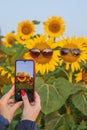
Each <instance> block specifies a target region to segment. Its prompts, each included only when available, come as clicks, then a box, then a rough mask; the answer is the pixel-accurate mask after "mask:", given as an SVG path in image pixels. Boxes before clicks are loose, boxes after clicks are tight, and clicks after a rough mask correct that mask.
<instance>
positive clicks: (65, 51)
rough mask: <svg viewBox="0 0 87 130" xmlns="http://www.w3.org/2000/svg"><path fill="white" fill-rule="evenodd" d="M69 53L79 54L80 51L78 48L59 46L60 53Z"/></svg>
mask: <svg viewBox="0 0 87 130" xmlns="http://www.w3.org/2000/svg"><path fill="white" fill-rule="evenodd" d="M69 52H70V53H71V54H72V55H73V56H79V55H80V53H81V51H80V50H79V49H69V48H61V49H60V54H61V55H62V56H63V55H67V54H68V53H69Z"/></svg>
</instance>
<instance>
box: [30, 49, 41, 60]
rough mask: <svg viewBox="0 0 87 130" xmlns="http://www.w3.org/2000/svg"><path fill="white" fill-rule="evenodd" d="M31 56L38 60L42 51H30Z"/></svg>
mask: <svg viewBox="0 0 87 130" xmlns="http://www.w3.org/2000/svg"><path fill="white" fill-rule="evenodd" d="M30 54H31V56H32V57H33V58H37V57H38V56H39V55H40V50H38V49H36V48H33V49H31V50H30Z"/></svg>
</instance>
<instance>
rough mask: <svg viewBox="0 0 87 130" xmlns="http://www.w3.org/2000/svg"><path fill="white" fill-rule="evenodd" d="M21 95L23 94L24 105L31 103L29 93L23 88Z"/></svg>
mask: <svg viewBox="0 0 87 130" xmlns="http://www.w3.org/2000/svg"><path fill="white" fill-rule="evenodd" d="M21 95H22V100H23V103H24V106H27V105H29V100H28V97H27V94H26V92H25V91H24V90H23V89H22V90H21Z"/></svg>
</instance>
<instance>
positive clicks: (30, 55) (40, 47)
mask: <svg viewBox="0 0 87 130" xmlns="http://www.w3.org/2000/svg"><path fill="white" fill-rule="evenodd" d="M25 47H26V48H28V49H29V51H28V52H27V53H26V54H25V55H24V58H25V59H33V60H34V61H35V62H36V73H37V72H40V73H41V74H42V75H43V74H45V73H48V71H54V70H55V67H56V66H57V65H58V61H59V59H58V50H55V48H56V47H57V44H56V43H54V41H53V38H49V39H47V38H46V36H45V35H40V36H36V37H35V38H33V39H31V40H30V43H29V44H26V45H25Z"/></svg>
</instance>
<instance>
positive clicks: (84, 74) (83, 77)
mask: <svg viewBox="0 0 87 130" xmlns="http://www.w3.org/2000/svg"><path fill="white" fill-rule="evenodd" d="M75 76H76V82H79V81H83V82H84V83H85V84H87V68H84V69H81V70H80V72H79V73H77V74H75Z"/></svg>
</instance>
